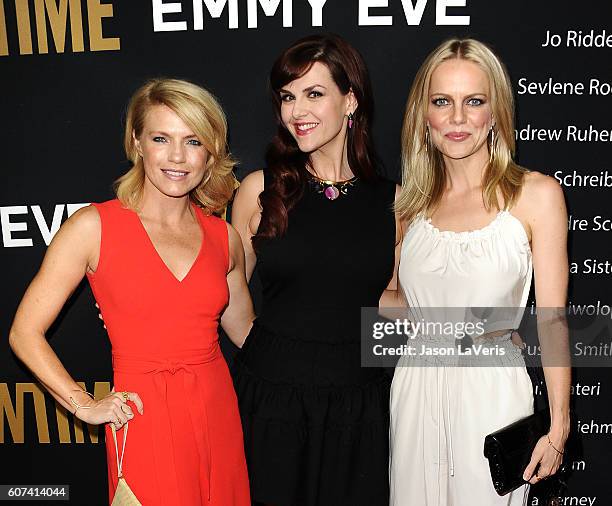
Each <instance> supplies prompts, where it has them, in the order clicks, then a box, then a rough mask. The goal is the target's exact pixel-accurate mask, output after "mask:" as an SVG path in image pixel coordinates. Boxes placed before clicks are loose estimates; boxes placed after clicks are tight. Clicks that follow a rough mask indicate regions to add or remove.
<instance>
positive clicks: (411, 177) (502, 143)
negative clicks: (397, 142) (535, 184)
mask: <svg viewBox="0 0 612 506" xmlns="http://www.w3.org/2000/svg"><path fill="white" fill-rule="evenodd" d="M457 58H459V59H463V60H467V61H470V62H473V63H476V64H477V65H478V66H479V67H480V68H481V69H482V70H483V71H484V72H485V74H486V75H487V77H488V80H489V92H490V104H491V110H492V114H493V120H494V125H495V126H494V129H493V131H494V136H489V138H488V148H489V154H490V160H491V162H490V163H489V164H488V167H487V169H486V171H485V173H484V176H483V181H482V196H483V201H484V203H485V206H486V207H487V209H491V208H497V209H500V204H499V201H498V191H499V192H500V193H501V196H502V199H503V202H504V206H505V207H511V206H512V205H513V204H514V203H515V202H516V200H517V199H518V196H519V194H520V191H521V186H522V183H523V175H524V174H525V172H526V169H524V168H523V167H520V166H519V165H517V164H516V163H515V162H514V161H513V156H514V150H515V142H514V99H513V95H512V85H511V82H510V77H509V76H508V72H507V71H506V68H505V67H504V65H503V63H502V62H501V61H500V60H499V58H498V57H497V56H496V55H495V53H493V51H491V49H489V48H488V47H487V46H486V45H485V44H483V43H482V42H479V41H477V40H474V39H450V40H447V41H446V42H443V43H442V44H440V45H439V46H438V47H437V48H436V49H434V50H433V51H432V52H431V53H430V54H429V56H428V57H427V59H426V60H425V62H424V63H423V65H421V68H420V69H419V71H418V72H417V75H416V77H415V78H414V82H413V83H412V87H411V89H410V94H409V96H408V101H407V103H406V112H405V114H404V125H403V128H402V189H401V192H400V195H399V198H398V200H397V203H396V206H395V207H396V211H397V212H398V213H399V214H400V216H401V217H402V219H403V220H405V222H407V223H410V222H411V221H412V220H413V219H414V218H415V217H416V216H417V215H418V214H420V213H425V214H430V213H431V212H433V210H434V209H435V208H436V206H437V205H438V204H439V202H440V199H441V198H442V195H443V193H444V188H445V183H446V167H445V165H444V159H443V157H442V154H441V153H440V151H438V150H437V149H436V148H435V146H434V145H433V143H431V141H430V139H429V135H428V134H427V109H428V107H429V84H430V82H431V76H432V74H433V73H434V71H435V70H436V68H437V67H438V66H439V65H440V64H441V63H442V62H445V61H447V60H452V59H457ZM491 139H493V140H492V142H491Z"/></svg>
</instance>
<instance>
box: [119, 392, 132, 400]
mask: <svg viewBox="0 0 612 506" xmlns="http://www.w3.org/2000/svg"><path fill="white" fill-rule="evenodd" d="M121 397H123V402H127V401H129V400H130V393H129V392H121Z"/></svg>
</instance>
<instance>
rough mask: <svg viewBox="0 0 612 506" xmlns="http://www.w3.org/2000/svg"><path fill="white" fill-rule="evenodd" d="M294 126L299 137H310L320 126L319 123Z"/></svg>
mask: <svg viewBox="0 0 612 506" xmlns="http://www.w3.org/2000/svg"><path fill="white" fill-rule="evenodd" d="M294 126H295V131H296V133H297V134H298V135H308V134H309V133H310V132H312V131H313V130H314V129H315V128H317V127H318V126H319V123H294Z"/></svg>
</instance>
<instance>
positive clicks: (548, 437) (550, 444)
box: [546, 434, 564, 455]
mask: <svg viewBox="0 0 612 506" xmlns="http://www.w3.org/2000/svg"><path fill="white" fill-rule="evenodd" d="M546 438H547V439H548V446H550V447H551V448H552V449H553V450H555V451H556V452H557V453H558V454H559V455H563V453H564V452H560V451H559V450H557V449H556V448H555V445H553V444H552V441H551V440H550V435H549V434H546Z"/></svg>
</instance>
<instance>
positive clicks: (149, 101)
mask: <svg viewBox="0 0 612 506" xmlns="http://www.w3.org/2000/svg"><path fill="white" fill-rule="evenodd" d="M156 105H165V106H166V107H169V108H170V109H172V111H173V112H175V113H176V115H177V116H178V117H179V118H181V120H182V121H183V122H184V123H185V124H186V125H187V126H188V127H189V128H190V129H191V130H193V133H194V134H195V135H196V136H197V138H198V140H199V141H200V142H201V143H202V144H203V146H204V148H205V149H206V151H207V152H208V160H207V162H206V165H207V167H208V170H207V172H206V174H205V175H204V177H203V179H202V182H201V183H200V184H199V185H198V186H197V187H196V188H194V189H193V190H191V192H190V194H189V196H190V198H191V200H192V201H193V202H195V203H196V204H197V205H198V206H200V207H202V208H203V209H204V211H205V212H207V213H209V214H210V213H219V212H221V211H223V209H224V208H225V206H226V205H227V202H228V201H229V199H230V198H231V196H232V193H233V191H234V189H235V188H236V185H237V182H236V179H235V177H234V174H233V172H232V170H233V168H234V165H235V161H234V160H233V159H232V157H231V155H230V153H229V150H228V146H227V122H226V119H225V114H224V113H223V109H221V106H220V105H219V103H218V102H217V100H216V99H215V97H214V96H213V95H212V94H211V93H209V92H208V91H206V90H205V89H204V88H201V87H200V86H197V85H195V84H193V83H190V82H188V81H182V80H178V79H152V80H150V81H148V82H147V83H145V84H144V85H143V86H141V87H140V88H139V89H138V90H137V91H136V93H134V95H133V96H132V98H131V100H130V103H129V105H128V109H127V118H126V122H125V134H124V148H125V153H126V155H127V157H128V159H129V160H130V161H131V162H132V165H133V166H132V168H131V169H130V170H129V171H128V172H126V173H125V174H124V175H123V176H121V177H120V178H119V179H117V181H115V185H114V188H115V193H116V194H117V198H118V199H119V200H120V201H121V203H122V204H123V205H124V206H126V207H128V208H130V209H138V205H139V202H140V199H141V197H142V190H143V187H144V179H145V174H144V167H143V161H142V158H141V156H140V155H139V154H138V151H137V149H136V141H135V139H134V137H136V138H138V137H140V135H141V133H142V130H143V128H144V123H145V118H146V115H147V112H148V111H149V109H150V108H151V107H153V106H156Z"/></svg>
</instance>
